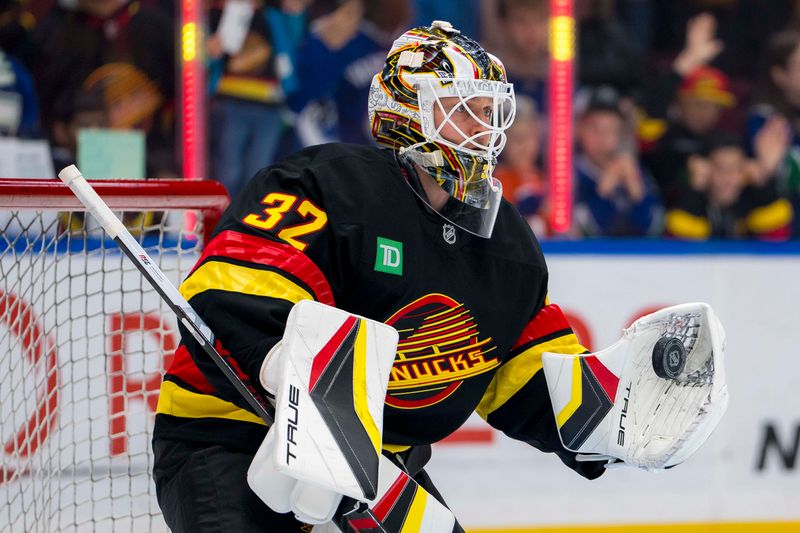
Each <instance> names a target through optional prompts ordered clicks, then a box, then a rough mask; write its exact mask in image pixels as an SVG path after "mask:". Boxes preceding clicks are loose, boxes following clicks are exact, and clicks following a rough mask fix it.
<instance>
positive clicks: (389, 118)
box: [368, 21, 515, 238]
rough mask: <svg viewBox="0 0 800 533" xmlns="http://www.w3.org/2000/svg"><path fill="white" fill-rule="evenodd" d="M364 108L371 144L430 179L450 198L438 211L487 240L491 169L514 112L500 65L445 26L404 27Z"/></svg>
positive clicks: (496, 191)
mask: <svg viewBox="0 0 800 533" xmlns="http://www.w3.org/2000/svg"><path fill="white" fill-rule="evenodd" d="M368 107H369V119H370V123H371V125H372V135H373V136H374V137H375V139H376V141H377V143H378V145H380V146H384V147H387V148H391V149H392V150H394V151H395V152H396V153H397V155H398V158H399V159H400V162H401V163H402V164H404V165H405V166H413V167H415V168H417V169H421V170H422V171H424V172H426V173H427V174H429V175H430V176H432V177H433V178H434V179H435V180H436V182H437V183H438V184H439V185H440V186H441V187H442V189H444V190H445V191H446V192H447V193H448V194H449V195H450V197H451V200H450V201H449V202H448V204H447V205H446V206H445V209H443V210H440V211H439V213H440V214H441V215H442V216H443V217H444V218H446V219H447V220H448V221H450V222H452V223H453V224H455V225H457V226H459V227H460V228H462V229H464V230H466V231H469V232H470V233H474V234H476V235H479V236H481V237H487V238H488V237H490V236H491V233H492V229H493V227H494V220H495V217H496V216H497V210H498V207H499V205H500V201H501V199H502V187H501V185H500V182H499V181H498V180H496V179H495V178H494V177H493V176H492V171H493V169H494V166H495V164H496V162H497V156H498V155H499V154H500V152H501V151H502V149H503V147H504V146H505V143H506V133H505V132H506V130H507V129H508V128H509V126H511V123H512V122H513V120H514V112H515V104H514V89H513V86H512V85H511V84H510V83H507V82H506V74H505V68H504V67H503V64H502V63H501V62H500V60H499V59H497V58H496V57H494V56H493V55H491V54H489V53H487V52H486V51H485V50H484V49H483V48H482V47H481V46H480V45H479V44H478V43H477V42H475V41H474V40H472V39H470V38H469V37H466V36H464V35H461V33H460V32H459V31H458V30H456V29H454V28H453V27H452V26H451V25H450V24H449V23H447V22H442V21H435V22H434V23H433V24H432V25H431V26H430V27H427V28H426V27H421V28H415V29H412V30H409V31H407V32H406V33H404V34H403V35H401V36H400V37H399V38H398V39H397V40H396V41H395V42H394V44H393V45H392V49H391V50H390V51H389V55H388V57H387V58H386V64H385V66H384V68H383V70H382V71H381V72H379V73H378V74H376V75H375V77H374V78H373V80H372V85H371V87H370V94H369V105H368ZM414 189H415V192H417V194H418V195H419V196H420V197H421V198H422V199H423V200H424V201H425V202H426V203H428V205H430V204H429V202H428V199H427V197H426V195H425V194H424V193H421V192H420V191H419V190H418V188H414Z"/></svg>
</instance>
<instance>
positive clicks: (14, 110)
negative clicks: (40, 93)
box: [0, 51, 39, 138]
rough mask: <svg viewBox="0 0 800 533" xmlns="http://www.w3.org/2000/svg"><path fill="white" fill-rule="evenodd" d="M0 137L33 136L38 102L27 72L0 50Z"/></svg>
mask: <svg viewBox="0 0 800 533" xmlns="http://www.w3.org/2000/svg"><path fill="white" fill-rule="evenodd" d="M0 103H2V106H0V135H3V136H11V137H27V138H30V137H37V136H38V135H39V101H38V97H37V95H36V90H35V88H34V85H33V77H32V76H31V73H30V72H28V69H27V68H25V66H24V65H23V64H22V62H20V61H19V60H17V59H16V58H14V57H11V56H10V55H7V54H6V53H5V52H2V51H0Z"/></svg>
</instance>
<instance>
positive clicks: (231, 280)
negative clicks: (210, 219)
mask: <svg viewBox="0 0 800 533" xmlns="http://www.w3.org/2000/svg"><path fill="white" fill-rule="evenodd" d="M212 289H214V290H220V291H227V292H236V293H240V294H250V295H253V296H268V297H270V298H280V299H281V300H288V301H290V302H292V303H297V302H299V301H300V300H313V299H314V297H313V296H312V295H311V293H309V292H308V291H306V290H305V289H303V288H302V287H300V286H299V285H297V284H296V283H294V282H293V281H290V280H289V279H288V278H286V277H284V276H282V275H281V274H279V273H278V272H274V271H272V270H261V269H257V268H249V267H245V266H241V265H235V264H232V263H225V262H222V261H207V262H205V263H203V264H202V265H200V267H199V268H197V269H196V270H195V271H194V272H192V274H191V275H190V276H189V277H188V278H186V281H184V282H183V283H182V284H181V286H180V289H179V290H180V293H181V295H182V296H183V297H184V298H186V300H187V301H189V300H191V299H192V298H193V297H195V296H197V295H198V294H202V293H203V292H205V291H207V290H212Z"/></svg>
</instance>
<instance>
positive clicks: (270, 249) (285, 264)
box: [195, 230, 335, 305]
mask: <svg viewBox="0 0 800 533" xmlns="http://www.w3.org/2000/svg"><path fill="white" fill-rule="evenodd" d="M214 256H218V257H228V258H231V259H236V260H240V261H245V262H249V263H257V264H259V265H264V266H271V267H275V268H277V269H279V270H282V271H284V272H286V273H288V274H291V275H292V276H295V277H297V278H298V279H299V280H300V281H302V282H303V283H304V284H306V285H307V286H308V287H310V288H311V290H312V291H313V293H314V296H315V298H313V299H315V300H317V301H318V302H322V303H324V304H328V305H335V303H334V299H333V291H332V290H331V287H330V284H329V283H328V280H327V279H326V278H325V275H324V274H323V273H322V271H321V270H320V269H319V267H317V265H315V264H314V262H313V261H312V260H311V259H310V258H309V257H308V256H307V255H305V254H304V253H302V252H301V251H299V250H298V249H297V248H295V247H294V246H291V245H289V244H286V243H281V242H276V241H273V240H270V239H266V238H263V237H256V236H254V235H247V234H245V233H239V232H237V231H230V230H228V231H223V232H221V233H219V234H218V235H217V236H215V237H214V238H213V239H212V240H211V241H210V242H209V243H208V245H207V246H206V248H205V250H204V251H203V255H202V256H201V257H200V260H199V261H198V262H197V266H196V267H195V269H196V270H197V269H199V268H202V265H203V264H204V263H205V262H206V261H207V260H208V259H209V258H212V257H214Z"/></svg>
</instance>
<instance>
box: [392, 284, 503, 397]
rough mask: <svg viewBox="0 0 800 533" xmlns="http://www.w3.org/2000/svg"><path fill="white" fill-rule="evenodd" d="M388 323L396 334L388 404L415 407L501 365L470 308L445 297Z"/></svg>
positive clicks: (409, 308)
mask: <svg viewBox="0 0 800 533" xmlns="http://www.w3.org/2000/svg"><path fill="white" fill-rule="evenodd" d="M386 323H387V324H388V325H390V326H393V327H394V328H395V329H397V331H398V332H399V333H400V342H399V343H398V344H397V357H396V358H395V361H394V366H393V367H392V372H391V376H390V378H389V391H388V394H387V395H386V404H387V405H391V406H392V407H396V408H398V409H419V408H422V407H428V406H431V405H434V404H436V403H439V402H441V401H442V400H444V399H446V398H447V397H448V396H450V395H451V394H453V393H454V392H455V391H456V390H457V389H458V387H459V386H461V383H462V382H463V381H464V379H466V378H469V377H472V376H476V375H478V374H482V373H484V372H487V371H489V370H491V369H493V368H495V367H496V366H498V365H499V364H500V361H499V360H498V358H497V357H496V356H495V354H494V353H493V352H494V351H495V350H496V348H497V347H496V346H495V345H494V343H493V341H492V338H491V337H485V338H482V337H481V335H480V332H479V331H478V326H477V324H476V322H475V319H474V318H473V317H472V314H471V313H470V310H469V309H467V308H466V307H465V306H464V305H463V304H460V303H458V302H457V301H455V300H453V299H452V298H450V297H448V296H445V295H443V294H428V295H426V296H423V297H422V298H419V299H417V300H415V301H414V302H412V303H410V304H408V305H406V306H405V307H403V308H402V309H400V310H399V311H397V312H396V313H395V314H394V315H392V316H391V317H390V318H389V320H387V321H386Z"/></svg>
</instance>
